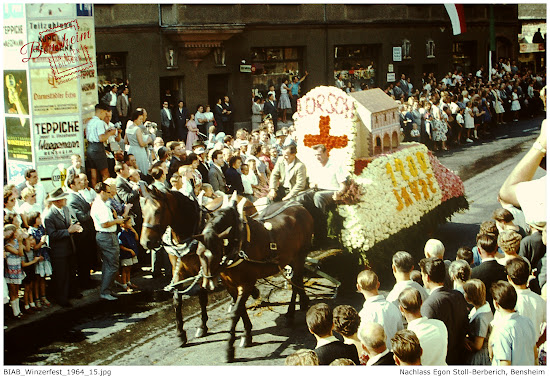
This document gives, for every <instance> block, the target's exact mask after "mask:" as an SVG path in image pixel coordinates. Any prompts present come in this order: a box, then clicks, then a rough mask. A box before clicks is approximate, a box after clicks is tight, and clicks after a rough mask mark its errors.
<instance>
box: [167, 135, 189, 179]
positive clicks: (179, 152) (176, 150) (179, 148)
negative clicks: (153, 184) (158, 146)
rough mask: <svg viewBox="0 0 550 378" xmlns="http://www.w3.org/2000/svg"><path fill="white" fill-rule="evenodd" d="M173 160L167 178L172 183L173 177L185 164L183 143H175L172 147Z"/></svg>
mask: <svg viewBox="0 0 550 378" xmlns="http://www.w3.org/2000/svg"><path fill="white" fill-rule="evenodd" d="M171 148H172V160H170V167H169V168H168V173H167V174H166V178H167V179H168V181H170V178H171V177H172V175H173V174H174V173H175V172H177V171H178V169H179V168H180V167H181V166H182V165H184V164H185V158H186V157H187V155H186V154H185V145H184V144H183V143H180V142H177V143H173V144H172V146H171Z"/></svg>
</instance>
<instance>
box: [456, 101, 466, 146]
mask: <svg viewBox="0 0 550 378" xmlns="http://www.w3.org/2000/svg"><path fill="white" fill-rule="evenodd" d="M456 123H457V124H458V126H459V128H458V136H457V139H456V141H457V143H458V144H461V143H462V131H464V127H465V121H464V109H463V108H459V109H458V113H456Z"/></svg>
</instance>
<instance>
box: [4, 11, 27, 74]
mask: <svg viewBox="0 0 550 378" xmlns="http://www.w3.org/2000/svg"><path fill="white" fill-rule="evenodd" d="M3 7H4V48H3V50H2V52H3V54H4V69H26V68H27V65H26V64H25V63H23V61H22V59H21V54H20V52H19V50H20V49H21V47H23V45H25V44H26V43H27V29H26V27H25V5H24V4H4V5H3Z"/></svg>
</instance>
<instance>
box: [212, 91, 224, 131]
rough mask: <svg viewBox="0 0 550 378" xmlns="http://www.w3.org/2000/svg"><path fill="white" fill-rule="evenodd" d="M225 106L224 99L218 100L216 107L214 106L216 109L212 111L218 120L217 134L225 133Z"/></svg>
mask: <svg viewBox="0 0 550 378" xmlns="http://www.w3.org/2000/svg"><path fill="white" fill-rule="evenodd" d="M223 110H224V109H223V106H222V99H221V98H218V100H217V101H216V105H214V108H213V109H212V112H213V113H214V119H215V120H216V132H217V133H219V132H220V131H224V124H223Z"/></svg>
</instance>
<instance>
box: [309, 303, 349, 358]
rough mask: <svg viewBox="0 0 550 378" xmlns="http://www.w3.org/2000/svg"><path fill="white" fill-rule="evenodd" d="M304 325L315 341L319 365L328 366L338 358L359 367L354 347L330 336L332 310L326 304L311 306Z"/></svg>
mask: <svg viewBox="0 0 550 378" xmlns="http://www.w3.org/2000/svg"><path fill="white" fill-rule="evenodd" d="M306 323H307V327H308V329H309V332H311V333H312V334H313V336H315V339H316V340H317V346H316V348H315V353H317V357H319V365H330V363H331V362H332V361H334V360H336V359H338V358H349V359H350V360H352V361H353V362H354V363H355V364H356V365H359V356H358V355H357V349H356V348H355V346H354V345H348V344H344V343H343V342H341V341H340V340H338V339H337V338H336V337H334V336H333V335H332V328H333V327H334V323H333V319H332V310H331V309H330V307H329V306H328V305H327V304H325V303H318V304H316V305H313V306H312V307H311V308H310V309H309V310H308V312H307V314H306Z"/></svg>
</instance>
